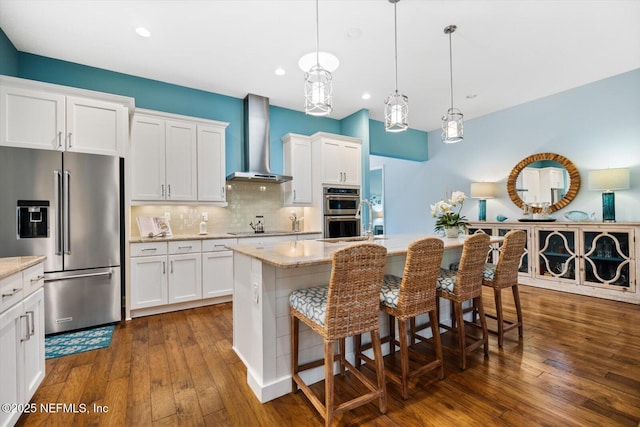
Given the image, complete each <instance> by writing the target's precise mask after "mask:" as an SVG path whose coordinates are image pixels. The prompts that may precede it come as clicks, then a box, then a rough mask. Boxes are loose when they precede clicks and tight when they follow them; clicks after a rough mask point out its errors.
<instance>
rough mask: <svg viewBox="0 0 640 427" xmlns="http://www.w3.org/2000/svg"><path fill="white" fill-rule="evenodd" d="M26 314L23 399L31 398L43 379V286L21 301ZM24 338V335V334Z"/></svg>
mask: <svg viewBox="0 0 640 427" xmlns="http://www.w3.org/2000/svg"><path fill="white" fill-rule="evenodd" d="M23 305H24V314H25V316H26V322H25V326H26V329H25V333H26V334H28V335H29V338H28V339H26V340H25V341H23V350H24V396H23V397H24V401H25V402H27V401H29V400H31V398H32V397H33V394H34V393H35V392H36V389H37V388H38V386H39V385H40V383H42V380H43V379H44V369H45V367H44V366H45V365H44V356H45V355H44V288H40V289H38V290H37V291H36V292H34V293H33V294H31V295H29V296H28V297H27V298H25V300H24V301H23ZM25 338H26V335H25Z"/></svg>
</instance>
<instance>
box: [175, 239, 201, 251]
mask: <svg viewBox="0 0 640 427" xmlns="http://www.w3.org/2000/svg"><path fill="white" fill-rule="evenodd" d="M201 251H202V245H201V242H200V240H181V241H179V242H169V254H192V253H197V252H201Z"/></svg>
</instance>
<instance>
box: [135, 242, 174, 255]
mask: <svg viewBox="0 0 640 427" xmlns="http://www.w3.org/2000/svg"><path fill="white" fill-rule="evenodd" d="M166 254H167V242H149V243H132V244H131V256H152V255H166Z"/></svg>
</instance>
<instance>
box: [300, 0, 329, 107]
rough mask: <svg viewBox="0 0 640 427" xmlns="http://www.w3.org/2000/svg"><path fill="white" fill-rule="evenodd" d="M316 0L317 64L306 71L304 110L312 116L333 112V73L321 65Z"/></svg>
mask: <svg viewBox="0 0 640 427" xmlns="http://www.w3.org/2000/svg"><path fill="white" fill-rule="evenodd" d="M318 15H319V14H318V0H316V64H315V65H313V66H312V67H311V68H310V69H309V71H307V72H306V73H304V112H305V113H307V114H310V115H312V116H326V115H328V114H329V113H331V110H333V107H332V105H331V101H332V100H331V92H332V90H333V89H332V87H331V79H332V77H331V73H330V72H329V71H327V70H325V69H324V68H323V67H322V66H321V65H320V23H319V17H318Z"/></svg>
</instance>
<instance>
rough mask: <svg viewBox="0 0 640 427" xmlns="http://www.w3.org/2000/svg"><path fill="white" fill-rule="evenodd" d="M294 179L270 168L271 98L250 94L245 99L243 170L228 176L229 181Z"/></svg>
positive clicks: (279, 181) (278, 181) (282, 180)
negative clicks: (273, 171)
mask: <svg viewBox="0 0 640 427" xmlns="http://www.w3.org/2000/svg"><path fill="white" fill-rule="evenodd" d="M292 179H293V177H290V176H286V175H279V174H276V173H272V172H271V170H270V168H269V98H266V97H264V96H259V95H254V94H248V95H247V96H246V97H245V98H244V159H243V169H242V171H241V172H234V173H232V174H231V175H229V176H227V181H253V182H276V183H281V182H287V181H291V180H292Z"/></svg>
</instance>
